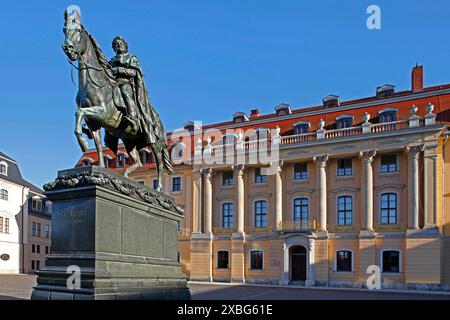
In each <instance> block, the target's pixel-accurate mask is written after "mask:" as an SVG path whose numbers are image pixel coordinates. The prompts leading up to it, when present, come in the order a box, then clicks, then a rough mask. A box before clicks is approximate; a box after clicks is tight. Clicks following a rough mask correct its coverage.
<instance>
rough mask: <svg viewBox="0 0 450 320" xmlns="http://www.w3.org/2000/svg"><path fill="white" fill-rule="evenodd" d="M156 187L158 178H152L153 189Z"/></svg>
mask: <svg viewBox="0 0 450 320" xmlns="http://www.w3.org/2000/svg"><path fill="white" fill-rule="evenodd" d="M157 188H158V179H153V190H156V189H157Z"/></svg>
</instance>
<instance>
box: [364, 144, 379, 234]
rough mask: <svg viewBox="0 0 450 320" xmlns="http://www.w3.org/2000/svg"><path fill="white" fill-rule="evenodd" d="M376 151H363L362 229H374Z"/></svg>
mask: <svg viewBox="0 0 450 320" xmlns="http://www.w3.org/2000/svg"><path fill="white" fill-rule="evenodd" d="M375 154H376V151H375V150H370V151H365V152H362V153H361V160H362V188H361V189H362V199H363V206H362V230H367V231H373V169H372V163H373V158H374V157H375Z"/></svg>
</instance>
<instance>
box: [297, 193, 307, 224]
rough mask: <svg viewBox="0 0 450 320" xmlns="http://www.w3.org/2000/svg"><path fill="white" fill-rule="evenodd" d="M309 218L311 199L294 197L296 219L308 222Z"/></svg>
mask: <svg viewBox="0 0 450 320" xmlns="http://www.w3.org/2000/svg"><path fill="white" fill-rule="evenodd" d="M308 219H309V199H308V198H297V199H294V221H297V222H301V223H307V222H308Z"/></svg>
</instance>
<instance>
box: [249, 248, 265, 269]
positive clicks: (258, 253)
mask: <svg viewBox="0 0 450 320" xmlns="http://www.w3.org/2000/svg"><path fill="white" fill-rule="evenodd" d="M250 269H251V270H263V269H264V252H263V251H262V250H252V251H250Z"/></svg>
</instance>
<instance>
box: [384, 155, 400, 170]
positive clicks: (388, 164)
mask: <svg viewBox="0 0 450 320" xmlns="http://www.w3.org/2000/svg"><path fill="white" fill-rule="evenodd" d="M397 171H398V168H397V155H396V154H383V155H381V166H380V172H397Z"/></svg>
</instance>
